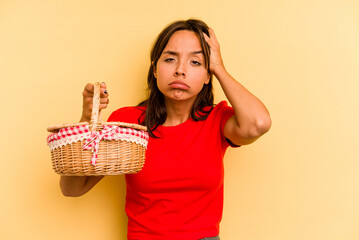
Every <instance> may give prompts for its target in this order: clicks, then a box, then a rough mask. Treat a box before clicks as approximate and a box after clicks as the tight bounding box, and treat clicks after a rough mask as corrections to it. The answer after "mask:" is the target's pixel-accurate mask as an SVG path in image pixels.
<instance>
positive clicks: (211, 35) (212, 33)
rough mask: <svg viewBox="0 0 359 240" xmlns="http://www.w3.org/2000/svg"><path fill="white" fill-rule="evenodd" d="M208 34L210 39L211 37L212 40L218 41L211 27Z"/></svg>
mask: <svg viewBox="0 0 359 240" xmlns="http://www.w3.org/2000/svg"><path fill="white" fill-rule="evenodd" d="M209 36H210V37H211V39H213V41H214V42H216V43H218V40H217V36H216V34H215V33H214V30H213V29H212V28H210V29H209Z"/></svg>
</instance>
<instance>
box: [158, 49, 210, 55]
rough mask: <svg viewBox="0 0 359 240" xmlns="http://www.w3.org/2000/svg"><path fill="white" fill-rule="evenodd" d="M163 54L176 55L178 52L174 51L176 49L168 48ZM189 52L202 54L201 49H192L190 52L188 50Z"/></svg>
mask: <svg viewBox="0 0 359 240" xmlns="http://www.w3.org/2000/svg"><path fill="white" fill-rule="evenodd" d="M163 54H170V55H176V56H177V55H179V53H178V52H176V51H171V50H168V51H166V52H163ZM190 54H192V55H196V54H203V51H202V50H198V51H192V52H190Z"/></svg>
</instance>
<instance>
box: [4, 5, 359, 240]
mask: <svg viewBox="0 0 359 240" xmlns="http://www.w3.org/2000/svg"><path fill="white" fill-rule="evenodd" d="M189 17H196V18H200V19H203V20H204V21H206V22H207V23H208V24H209V25H210V26H211V27H213V28H214V30H215V31H216V34H217V37H218V39H219V41H220V43H221V49H222V55H223V58H224V61H225V64H226V67H227V69H228V70H229V72H230V73H231V74H232V75H233V76H234V77H235V78H236V79H237V80H239V81H240V82H241V83H243V84H244V85H245V86H246V87H247V88H248V89H250V90H251V91H252V92H253V93H255V94H256V95H257V96H258V97H259V98H260V99H261V100H262V101H263V102H264V103H265V104H266V105H267V107H268V109H269V111H270V113H271V116H272V120H273V125H272V129H271V130H270V132H269V133H267V134H266V135H265V136H264V137H263V138H261V139H260V140H258V141H257V142H255V143H254V144H252V145H249V146H244V147H242V148H240V149H235V150H234V149H230V150H229V151H228V152H227V155H226V158H225V168H226V169H225V171H226V173H225V206H224V216H223V221H222V224H221V234H220V236H221V238H222V239H223V240H288V239H290V240H303V239H309V240H357V239H359V163H358V162H359V151H358V150H359V137H358V133H359V125H358V123H359V97H358V94H359V2H358V1H357V0H351V1H350V0H310V1H309V0H304V1H303V0H292V1H291V0H288V1H282V0H268V1H265V0H254V1H244V0H239V1H235V0H232V1H229V0H221V1H208V0H199V1H194V0H183V1H160V0H157V1H156V0H155V1H140V2H139V1H115V0H108V1H87V0H82V1H80V0H71V1H70V0H66V1H47V0H32V1H25V0H23V1H20V0H12V1H10V0H2V1H0V79H1V87H0V91H1V109H0V110H1V130H0V131H1V133H0V136H1V142H0V157H1V158H0V159H1V162H0V176H1V181H0V191H1V192H0V199H1V200H0V201H1V202H0V239H4V240H5V239H6V240H8V239H37V240H45V239H46V240H47V239H88V240H92V239H105V240H115V239H125V236H126V217H125V213H124V193H125V191H124V179H123V176H116V177H107V178H105V179H104V180H103V181H101V182H100V183H99V184H98V185H97V186H96V187H95V188H94V189H93V190H91V191H90V192H89V193H88V194H87V195H85V196H83V197H81V198H65V197H63V196H62V195H61V193H60V189H59V186H58V181H59V177H58V176H57V175H56V174H55V173H54V172H53V171H52V169H51V161H50V153H49V149H48V147H47V146H46V141H45V140H46V136H47V135H48V133H47V132H46V128H47V126H49V125H52V124H61V123H72V122H76V121H78V120H79V118H80V113H81V105H82V103H81V92H82V89H83V86H84V85H85V84H86V83H87V82H95V81H105V82H106V83H107V86H108V89H109V93H110V99H111V103H110V106H109V107H108V109H107V110H105V111H104V112H103V118H107V117H108V116H109V114H110V113H111V112H112V111H113V110H115V109H117V108H118V107H121V106H127V105H135V104H137V103H138V102H139V101H140V100H142V99H143V98H144V96H145V88H146V86H145V81H146V80H145V78H146V75H147V69H148V66H149V51H150V48H151V45H152V43H153V41H154V38H155V37H156V36H157V34H158V33H159V31H160V30H162V28H163V27H164V26H165V25H167V24H168V23H170V22H172V21H174V20H177V19H186V18H189ZM215 94H216V102H218V101H220V100H222V99H224V98H225V97H224V94H223V92H222V90H221V89H220V87H219V85H218V84H216V86H215Z"/></svg>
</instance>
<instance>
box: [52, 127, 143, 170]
mask: <svg viewBox="0 0 359 240" xmlns="http://www.w3.org/2000/svg"><path fill="white" fill-rule="evenodd" d="M76 135H83V136H86V137H85V139H86V140H85V143H84V146H83V149H85V150H92V151H93V155H92V160H91V163H92V164H93V165H95V164H96V159H97V154H98V148H99V143H100V141H101V140H102V139H105V140H115V139H119V137H120V138H122V139H128V140H131V138H136V139H138V138H140V139H143V140H145V142H148V139H149V136H148V133H147V132H145V131H139V130H135V129H132V128H122V127H119V126H113V125H104V126H103V130H102V131H99V132H97V131H94V132H91V131H90V129H89V125H79V126H74V127H67V128H62V129H60V131H59V132H58V133H53V134H50V135H49V136H48V137H47V144H48V145H51V143H54V142H56V141H61V140H64V139H66V138H71V137H73V136H76ZM146 146H147V144H146ZM146 146H145V147H146Z"/></svg>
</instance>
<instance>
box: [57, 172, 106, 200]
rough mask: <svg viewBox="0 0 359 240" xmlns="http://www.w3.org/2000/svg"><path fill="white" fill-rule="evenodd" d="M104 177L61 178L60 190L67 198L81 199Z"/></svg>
mask: <svg viewBox="0 0 359 240" xmlns="http://www.w3.org/2000/svg"><path fill="white" fill-rule="evenodd" d="M102 178H103V176H61V177H60V188H61V192H62V194H63V195H64V196H66V197H79V196H82V195H84V194H85V193H87V192H88V191H89V190H90V189H91V188H93V187H94V186H95V185H96V184H97V183H98V182H99V181H100V180H101V179H102Z"/></svg>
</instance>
